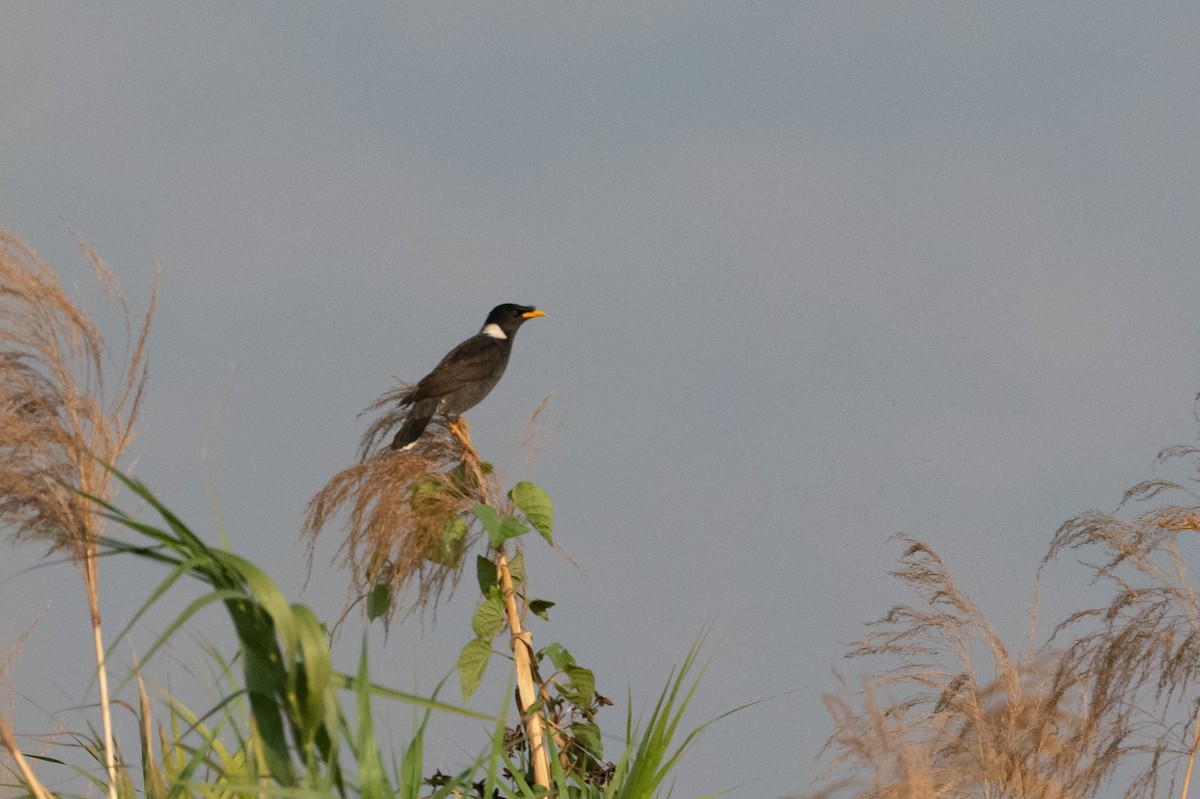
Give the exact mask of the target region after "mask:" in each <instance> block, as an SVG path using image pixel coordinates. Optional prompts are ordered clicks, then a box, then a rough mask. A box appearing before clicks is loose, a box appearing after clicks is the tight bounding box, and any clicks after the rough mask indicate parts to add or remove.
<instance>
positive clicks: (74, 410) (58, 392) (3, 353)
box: [0, 231, 157, 799]
mask: <svg viewBox="0 0 1200 799" xmlns="http://www.w3.org/2000/svg"><path fill="white" fill-rule="evenodd" d="M79 244H80V247H81V248H82V249H83V251H84V253H85V254H86V256H87V258H88V260H89V261H90V262H91V266H92V268H93V270H94V273H95V276H96V278H97V280H98V281H99V283H100V285H101V286H102V287H103V289H104V291H105V292H106V293H107V295H108V296H109V298H110V299H111V300H112V301H113V302H114V303H115V304H116V306H117V307H118V308H119V310H120V313H121V314H122V315H123V317H124V320H125V327H126V338H127V341H126V344H127V347H126V352H125V353H124V355H123V357H122V358H121V359H120V360H119V361H116V362H114V361H113V360H112V359H111V358H110V353H109V351H108V350H107V348H106V346H105V340H104V338H103V336H102V335H101V331H100V329H99V327H98V326H97V325H96V323H95V322H94V321H93V320H92V319H91V317H89V316H88V314H87V313H86V312H85V311H84V310H83V309H82V308H81V307H79V306H78V305H77V304H76V303H75V302H74V301H73V300H72V299H71V298H70V297H68V296H67V294H66V293H65V292H64V291H63V289H62V287H61V286H60V285H59V283H58V280H57V278H56V277H55V275H54V272H53V271H52V270H51V269H50V267H49V265H48V264H46V263H45V262H44V261H42V260H41V259H40V258H38V256H37V253H35V252H34V250H33V249H32V248H30V247H29V246H28V245H27V244H25V243H24V242H23V241H21V239H19V238H18V237H17V236H15V235H13V234H12V233H9V232H7V231H0V525H2V526H4V527H5V528H7V529H9V530H11V536H12V538H13V539H14V540H16V541H38V542H42V543H45V544H47V545H48V546H49V548H50V550H51V551H61V552H66V553H67V554H68V555H69V556H70V557H71V559H72V560H73V562H74V563H75V565H76V566H77V568H78V569H79V572H80V575H81V576H82V577H83V584H84V590H85V593H86V597H87V605H88V610H89V612H90V615H91V627H92V637H93V652H94V656H95V659H96V667H97V681H98V684H99V688H100V707H101V720H102V728H103V758H104V766H105V770H106V772H107V775H108V780H107V782H108V784H107V789H106V790H107V793H108V795H109V797H110V799H116V791H117V770H116V755H115V749H114V743H113V736H112V717H111V707H110V699H109V685H108V674H107V668H106V665H105V657H104V642H103V636H102V632H101V624H100V575H99V561H98V559H97V555H98V551H99V542H100V539H101V536H102V534H103V531H104V523H103V519H102V518H101V516H100V515H99V514H97V513H96V511H95V508H94V507H93V505H92V504H91V502H90V501H89V500H88V499H87V497H88V496H94V497H101V498H106V499H107V498H111V496H112V494H113V491H114V486H113V484H112V480H111V477H110V473H109V471H108V470H107V468H106V464H116V463H118V462H120V460H121V457H122V455H123V454H124V453H125V451H126V450H127V449H128V447H129V444H130V443H131V442H132V440H133V437H134V423H135V421H136V419H137V415H138V410H139V408H140V405H141V399H142V396H143V390H144V388H145V384H146V374H147V371H146V370H147V362H146V343H147V337H148V334H149V331H150V319H151V317H152V315H153V311H154V299H155V295H156V289H157V279H156V280H155V283H154V286H153V287H152V290H151V294H150V302H149V306H148V308H147V310H146V314H145V316H144V317H143V318H142V319H141V321H140V322H139V323H138V324H137V325H136V333H133V332H131V331H132V330H134V329H135V328H134V326H133V325H132V323H131V317H130V313H129V308H128V305H127V304H126V302H125V299H124V297H123V295H122V294H121V289H120V284H119V283H118V281H117V280H116V278H115V276H114V275H113V274H112V272H111V271H109V269H108V267H107V266H105V264H104V262H103V261H102V260H101V259H100V258H99V256H97V255H96V253H95V252H93V251H92V249H91V248H90V247H88V246H87V245H86V244H85V243H84V242H83V241H82V240H79ZM0 726H3V725H0ZM0 743H3V744H4V745H5V746H6V748H8V749H9V751H10V752H13V751H14V750H15V746H14V745H13V743H12V740H11V736H10V735H7V733H6V737H5V738H4V739H3V740H0Z"/></svg>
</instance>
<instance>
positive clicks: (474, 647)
mask: <svg viewBox="0 0 1200 799" xmlns="http://www.w3.org/2000/svg"><path fill="white" fill-rule="evenodd" d="M491 657H492V644H491V642H490V641H483V640H480V639H478V638H472V639H471V640H470V641H467V645H466V646H464V647H463V648H462V652H460V653H459V655H458V682H459V683H460V684H461V685H462V692H463V701H464V702H466V701H467V700H468V699H470V698H471V694H473V693H475V691H476V690H477V689H478V688H479V683H481V682H483V673H484V672H485V671H487V665H488V661H489V660H490V659H491Z"/></svg>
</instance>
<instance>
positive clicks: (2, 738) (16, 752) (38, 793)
mask: <svg viewBox="0 0 1200 799" xmlns="http://www.w3.org/2000/svg"><path fill="white" fill-rule="evenodd" d="M0 746H3V747H4V748H5V749H7V750H8V754H9V755H10V756H11V757H12V759H13V762H14V763H16V765H17V771H19V772H20V773H21V778H22V779H24V780H25V784H26V785H28V786H29V791H30V793H32V794H33V795H34V797H35V798H36V799H54V797H53V796H52V795H51V793H50V792H49V791H48V790H46V786H44V785H42V783H41V781H40V780H38V778H37V775H35V774H34V773H33V769H32V768H30V767H29V761H28V760H26V759H25V755H24V754H23V753H22V752H21V748H20V747H19V746H17V741H16V738H15V737H14V736H13V732H12V728H11V727H9V726H8V720H7V719H5V718H4V717H3V716H0Z"/></svg>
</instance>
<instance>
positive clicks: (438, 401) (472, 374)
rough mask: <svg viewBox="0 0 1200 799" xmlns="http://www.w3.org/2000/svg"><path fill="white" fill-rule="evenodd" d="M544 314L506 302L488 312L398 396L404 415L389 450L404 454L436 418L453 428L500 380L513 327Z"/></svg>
mask: <svg viewBox="0 0 1200 799" xmlns="http://www.w3.org/2000/svg"><path fill="white" fill-rule="evenodd" d="M545 315H546V314H545V313H544V312H542V311H539V310H538V309H537V308H534V307H533V306H532V305H513V304H512V303H506V304H504V305H497V306H496V307H495V308H493V309H492V312H491V313H489V314H488V316H487V320H486V321H485V322H484V323H483V328H482V329H481V330H480V331H479V332H478V333H477V334H475V335H474V336H471V337H470V338H469V339H467V340H466V341H464V342H463V343H462V344H459V345H458V346H457V347H455V348H454V349H452V350H450V352H449V353H448V354H447V355H446V357H445V358H442V360H441V362H440V363H439V364H438V365H437V366H435V367H433V371H432V372H430V373H429V374H427V375H425V377H423V378H421V382H419V383H417V384H416V385H415V386H413V388H412V390H411V391H409V392H408V393H407V394H405V395H404V396H402V397H401V398H400V406H401V407H408V408H409V411H408V416H407V417H406V418H405V420H404V424H403V426H401V428H400V432H399V433H397V434H396V437H395V438H394V439H392V446H391V448H392V449H402V450H403V449H409V448H410V447H412V446H413V445H414V444H416V442H417V439H418V438H420V437H421V434H422V433H424V432H425V426H426V425H428V424H429V420H430V419H432V418H433V417H434V416H435V415H436V414H439V413H440V414H441V415H442V416H444V417H446V419H448V420H449V421H450V423H451V424H452V425H453V424H456V423H457V422H458V416H459V414H461V413H463V412H464V411H467V410H468V409H470V408H473V407H475V406H476V405H477V404H478V403H479V401H480V400H482V399H483V398H484V397H486V396H487V395H488V392H489V391H491V390H492V389H493V388H495V386H496V383H498V382H500V376H501V375H503V374H504V367H506V366H508V356H509V354H510V353H511V352H512V344H513V337H514V336H516V334H517V328H519V327H520V326H521V325H523V324H525V320H526V319H533V318H534V317H538V316H545Z"/></svg>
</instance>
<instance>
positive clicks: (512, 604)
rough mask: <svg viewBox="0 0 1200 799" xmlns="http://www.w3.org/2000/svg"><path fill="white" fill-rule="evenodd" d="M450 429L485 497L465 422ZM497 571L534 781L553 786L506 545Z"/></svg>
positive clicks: (528, 637)
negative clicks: (534, 708)
mask: <svg viewBox="0 0 1200 799" xmlns="http://www.w3.org/2000/svg"><path fill="white" fill-rule="evenodd" d="M450 432H451V433H453V434H454V436H455V437H456V438H457V439H458V440H459V442H460V443H461V444H462V445H463V463H464V464H465V465H466V466H467V468H468V469H470V471H471V475H472V477H473V478H474V479H475V482H476V485H478V486H479V490H480V495H481V496H482V497H483V498H484V499H485V500H486V498H487V491H486V490H485V486H486V485H487V484H486V483H485V482H484V476H483V470H482V469H481V468H480V467H479V455H478V453H476V452H475V447H474V446H473V445H472V444H471V435H470V433H469V432H468V428H467V424H466V421H465V420H463V419H458V420H457V421H456V422H455V423H454V424H452V425H450ZM496 574H497V577H498V578H499V579H500V588H501V590H502V591H503V592H504V612H505V615H506V617H507V618H508V629H509V632H510V634H511V642H510V643H511V646H512V653H513V669H514V671H515V673H516V678H517V700H518V704H519V705H520V708H519V709H520V711H521V725H522V726H523V727H524V728H525V737H526V739H527V740H528V743H529V761H530V764H531V765H532V766H533V781H534V784H535V785H538V786H541V787H543V788H549V787H550V751H549V749H547V747H546V720H545V719H544V718H543V717H542V714H541V712H540V711H538V710H531V708H533V706H534V705H535V704H536V703H537V701H538V698H539V696H540V692H539V688H538V686H537V685H536V684H535V680H534V676H533V635H532V633H530V632H529V631H528V630H526V629H524V627H523V626H522V624H521V613H520V610H519V609H518V608H517V592H516V588H515V587H514V586H513V579H512V571H511V570H510V569H509V568H508V553H507V552H506V551H505V548H504V546H501V547H500V548H499V549H498V550H497V559H496Z"/></svg>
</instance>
